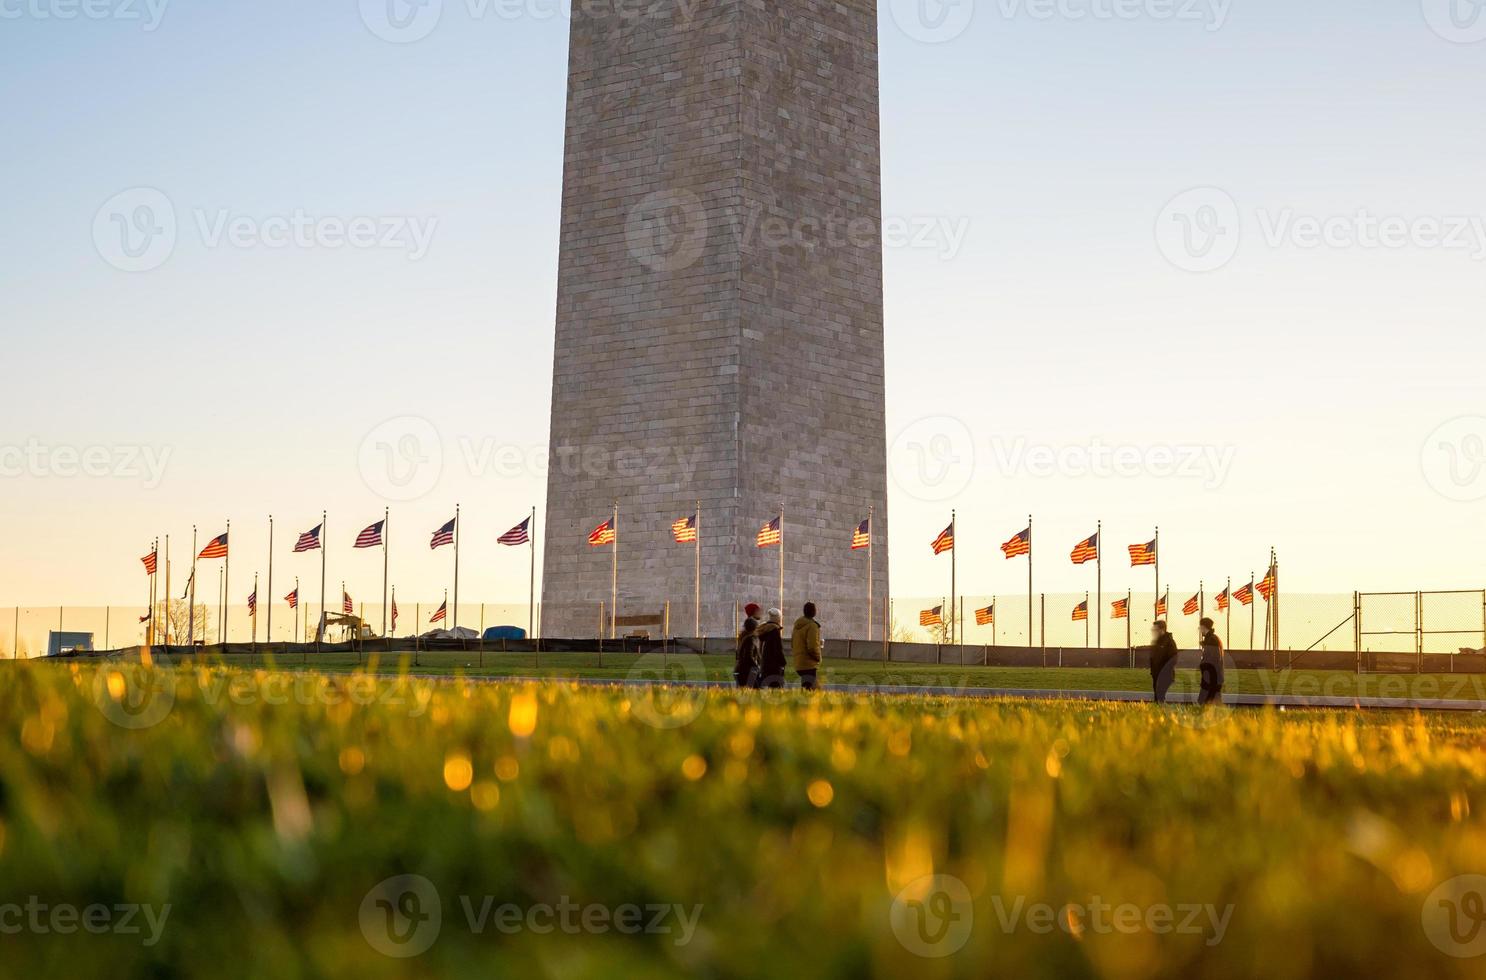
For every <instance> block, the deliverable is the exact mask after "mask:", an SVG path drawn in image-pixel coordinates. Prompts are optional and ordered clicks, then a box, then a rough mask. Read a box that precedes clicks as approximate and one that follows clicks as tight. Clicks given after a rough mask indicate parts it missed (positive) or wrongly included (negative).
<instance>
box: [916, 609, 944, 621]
mask: <svg viewBox="0 0 1486 980" xmlns="http://www.w3.org/2000/svg"><path fill="white" fill-rule="evenodd" d="M918 624H919V625H920V626H942V625H944V607H943V606H935V607H934V608H933V609H925V610H924V611H923V612H921V613H919V614H918Z"/></svg>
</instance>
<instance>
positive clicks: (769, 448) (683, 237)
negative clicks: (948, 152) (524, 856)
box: [542, 0, 888, 638]
mask: <svg viewBox="0 0 1486 980" xmlns="http://www.w3.org/2000/svg"><path fill="white" fill-rule="evenodd" d="M881 219H882V203H881V176H880V150H879V134H878V99H877V8H876V3H875V2H874V0H844V2H820V0H767V2H764V0H707V2H701V0H657V2H648V3H640V4H619V3H612V2H611V3H591V4H585V3H574V4H573V15H572V29H571V42H570V51H569V64H568V99H567V126H566V152H565V155H564V162H563V194H562V232H561V252H560V256H559V265H558V287H557V338H556V355H555V358H554V364H553V392H552V435H551V453H552V455H551V467H550V473H549V476H548V484H547V524H546V539H545V559H544V574H543V586H542V600H543V605H542V629H543V632H544V635H547V636H574V637H583V636H593V635H595V631H596V630H598V629H600V628H601V625H600V603H603V604H605V606H609V605H610V591H611V585H612V584H613V582H612V581H611V573H612V572H614V570H615V569H614V568H613V567H612V566H611V558H613V557H614V556H613V555H612V554H611V551H610V548H609V547H591V546H590V545H589V543H588V535H589V532H591V531H593V530H594V529H595V528H596V527H598V526H599V525H600V524H601V523H602V522H604V521H605V520H606V519H609V518H610V516H611V514H612V512H613V510H614V507H615V504H616V502H617V505H618V512H619V518H618V528H617V530H618V534H617V538H618V552H617V576H616V578H617V583H618V585H617V590H618V596H619V601H618V612H619V614H620V615H621V616H637V615H645V614H651V613H655V612H657V611H659V610H660V609H662V608H663V607H664V605H665V603H666V602H667V601H669V602H670V612H671V632H672V633H673V634H675V635H687V634H689V633H690V632H691V631H692V628H693V616H694V611H693V610H694V605H695V604H694V601H693V585H694V574H695V566H694V558H695V555H694V552H693V547H692V546H691V545H688V544H678V543H676V541H675V540H674V539H673V536H672V524H673V523H674V522H675V521H677V520H678V519H683V518H686V517H689V516H691V515H692V513H693V511H694V510H697V509H699V511H700V518H699V524H700V537H701V555H700V559H701V560H700V565H701V607H700V620H701V630H702V632H703V633H705V634H707V635H710V636H718V635H726V634H730V633H731V631H732V629H733V625H734V608H735V603H739V602H749V601H753V602H758V603H759V604H760V605H762V606H763V607H764V608H766V609H767V608H769V607H770V606H774V605H778V604H779V602H780V594H779V593H780V588H779V554H778V550H777V549H776V548H759V547H757V546H756V544H755V540H756V536H757V534H758V531H759V529H760V528H761V527H762V526H763V525H764V524H765V523H767V522H768V521H770V520H772V519H773V518H775V517H776V516H778V515H779V514H780V512H781V511H782V512H783V549H784V565H785V582H784V605H785V608H784V612H785V622H786V623H789V622H792V621H793V620H794V617H795V616H796V615H798V613H799V607H800V605H801V604H802V603H803V602H805V601H806V600H813V601H815V602H816V603H817V604H818V605H819V607H820V619H821V622H822V624H823V628H824V632H825V633H826V634H827V635H828V636H833V637H840V638H845V637H856V638H863V637H865V636H866V635H867V617H868V603H867V581H868V567H867V566H868V559H867V551H866V550H857V551H853V550H852V549H851V539H852V530H853V529H854V528H855V527H856V526H857V525H858V523H859V522H861V521H863V520H864V519H866V517H867V516H868V512H869V509H870V510H871V513H872V515H873V534H872V538H873V542H874V547H873V549H872V552H871V553H872V564H873V568H872V570H871V573H872V587H873V590H874V592H875V595H876V597H877V600H876V603H875V608H874V609H873V612H872V625H873V628H872V632H873V635H874V636H876V637H879V638H880V637H881V636H882V631H883V629H884V626H885V624H884V623H883V622H882V612H881V611H882V602H881V597H882V596H884V595H886V594H887V590H888V574H887V568H888V560H887V559H888V549H887V530H888V520H887V517H888V514H887V479H886V437H885V427H884V417H883V412H884V409H883V319H882V249H881V237H880V229H881V224H882V220H881ZM698 502H699V503H700V507H699V508H698ZM603 628H605V629H606V628H607V627H606V625H605V626H604V627H603ZM620 632H621V633H622V632H623V630H621V631H620ZM651 634H652V635H656V631H655V630H653V629H652V630H651Z"/></svg>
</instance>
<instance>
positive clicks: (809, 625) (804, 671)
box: [789, 602, 822, 691]
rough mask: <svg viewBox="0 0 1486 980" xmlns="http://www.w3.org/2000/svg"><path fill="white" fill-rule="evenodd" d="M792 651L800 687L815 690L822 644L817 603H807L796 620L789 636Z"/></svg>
mask: <svg viewBox="0 0 1486 980" xmlns="http://www.w3.org/2000/svg"><path fill="white" fill-rule="evenodd" d="M789 645H790V651H791V652H792V653H794V655H795V673H797V674H799V675H800V688H801V689H802V690H806V691H813V690H815V688H816V687H817V686H818V683H819V682H818V680H817V672H818V671H819V670H820V660H821V653H822V646H821V641H820V623H818V622H816V619H815V603H813V602H807V603H805V615H803V616H801V617H800V618H799V619H797V620H795V628H794V630H793V631H791V633H790V636H789Z"/></svg>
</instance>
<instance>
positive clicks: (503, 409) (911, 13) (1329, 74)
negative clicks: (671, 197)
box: [0, 0, 1486, 605]
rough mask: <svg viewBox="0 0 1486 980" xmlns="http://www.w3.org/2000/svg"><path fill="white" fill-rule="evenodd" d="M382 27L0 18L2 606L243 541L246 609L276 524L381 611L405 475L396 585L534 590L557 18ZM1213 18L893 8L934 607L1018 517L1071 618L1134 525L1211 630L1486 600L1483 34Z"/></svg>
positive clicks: (413, 591) (547, 10)
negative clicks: (157, 545)
mask: <svg viewBox="0 0 1486 980" xmlns="http://www.w3.org/2000/svg"><path fill="white" fill-rule="evenodd" d="M384 2H386V0H365V2H363V3H360V4H359V5H358V3H357V2H356V0H338V2H335V3H303V2H298V0H295V2H291V0H257V2H253V3H234V4H224V3H208V2H204V0H192V2H187V0H175V2H165V0H153V2H152V3H146V2H145V0H89V3H88V4H83V3H81V0H0V77H3V78H4V82H5V85H4V89H5V92H6V98H5V99H4V100H3V103H0V140H3V147H4V152H3V153H0V186H3V187H4V188H5V195H6V207H5V221H4V223H3V226H0V324H3V329H4V334H5V339H6V348H5V349H6V358H5V371H4V380H3V382H0V391H3V393H4V395H3V398H4V406H3V407H4V412H3V418H4V428H3V432H0V447H3V452H4V455H3V456H0V464H3V466H4V473H3V476H0V487H3V492H4V506H3V508H0V522H3V525H0V541H3V550H4V557H5V560H4V561H3V562H0V605H12V604H16V603H20V604H23V605H33V604H34V605H45V604H53V605H55V604H59V603H68V604H101V603H104V602H110V603H121V604H122V603H137V601H138V600H139V598H140V597H141V596H142V595H143V577H142V574H141V569H140V566H139V564H138V561H137V559H138V556H139V555H141V554H143V553H144V552H145V551H146V550H147V542H148V541H149V539H150V538H151V537H153V536H155V535H156V534H164V533H166V532H167V531H168V532H170V533H171V535H172V538H173V541H174V542H175V555H176V557H177V569H178V571H177V581H180V580H181V578H182V577H183V575H182V573H181V572H180V571H179V568H180V567H181V563H182V562H184V561H185V560H186V559H187V558H188V555H187V550H188V549H187V546H186V542H188V541H189V535H190V529H191V525H192V524H193V523H196V524H199V525H200V526H201V531H202V534H203V539H204V538H205V537H206V536H209V535H210V534H213V533H216V532H218V531H220V530H221V529H222V524H223V521H224V520H225V519H226V518H228V517H231V518H232V519H233V529H234V532H235V534H234V537H235V544H236V548H235V549H234V556H233V557H234V561H233V575H234V579H235V581H236V582H242V583H246V582H247V580H248V579H249V578H250V577H251V574H252V572H253V571H254V570H255V569H256V570H262V569H263V568H264V567H265V558H264V554H265V551H266V535H267V529H266V516H267V515H268V514H269V513H273V514H274V515H276V517H277V518H278V526H279V545H280V548H279V551H278V558H277V559H276V575H277V576H280V577H281V578H279V581H287V576H292V575H293V574H296V573H299V574H302V575H304V576H307V577H309V576H316V575H318V572H319V563H318V561H317V560H315V559H313V558H307V557H305V556H296V557H294V558H291V557H290V556H289V555H288V553H287V551H288V545H289V543H290V542H291V541H292V538H293V536H294V534H296V533H297V532H298V531H301V530H305V529H307V528H309V527H311V526H313V525H314V524H316V523H317V522H318V520H319V513H320V511H321V509H322V508H328V509H329V510H330V512H331V528H330V536H331V541H332V545H333V546H334V550H332V552H331V569H330V576H331V578H332V580H333V581H338V580H340V579H341V578H346V579H349V580H350V581H351V582H352V589H353V592H356V593H360V594H362V595H365V596H366V597H367V598H370V597H371V596H370V594H371V593H373V592H376V591H379V589H380V556H379V555H376V554H371V553H364V552H363V553H352V552H351V551H350V549H349V544H350V541H351V539H352V538H353V537H354V535H355V532H356V531H357V530H359V529H360V528H361V527H362V526H364V525H365V524H367V523H369V522H371V521H372V520H375V519H376V518H377V517H378V516H380V514H381V511H382V507H383V506H384V494H383V492H381V491H384V490H385V489H386V486H387V484H386V483H385V481H386V480H392V481H393V482H394V483H397V484H398V485H399V486H398V488H397V489H398V493H399V494H400V495H409V496H416V499H413V500H411V501H407V502H397V503H395V504H394V511H393V520H394V544H395V546H396V548H395V550H394V566H395V567H394V572H393V578H394V580H395V581H396V582H398V583H399V586H400V588H399V593H400V595H403V596H409V597H419V598H423V599H428V598H436V597H437V596H438V595H439V594H440V592H441V590H442V588H443V586H444V584H445V582H446V581H447V578H448V574H447V572H448V559H447V555H448V553H447V552H442V551H441V552H438V553H436V554H430V552H429V549H428V547H427V540H428V536H429V534H430V533H431V532H432V531H433V529H434V528H435V527H437V526H438V525H439V524H440V523H442V522H443V521H444V520H446V519H447V518H448V517H450V516H452V513H453V510H454V505H455V503H456V502H460V503H462V504H463V505H464V513H465V515H466V522H465V525H464V533H465V537H464V543H465V550H464V556H465V557H464V568H463V570H462V581H461V592H462V597H463V598H465V599H467V600H470V601H477V600H479V599H482V598H484V599H489V600H491V601H496V600H512V599H519V598H522V597H524V596H525V594H526V585H527V581H526V576H527V562H526V557H527V556H526V554H525V552H524V551H521V550H516V549H500V548H498V547H497V546H496V545H495V543H494V538H495V536H496V535H497V534H499V533H500V532H502V531H504V530H506V529H507V528H508V527H510V526H511V525H512V524H514V523H516V522H517V521H519V520H520V519H521V518H522V517H523V516H524V515H525V514H526V512H527V511H528V509H529V507H530V506H531V505H532V504H533V503H538V504H539V503H540V502H541V501H542V499H543V496H544V493H543V487H544V485H545V478H544V475H543V472H542V467H541V465H540V460H541V458H542V453H541V447H542V445H543V443H544V441H545V439H546V435H547V410H548V400H549V384H550V380H549V372H550V365H551V354H552V351H551V343H552V339H551V338H552V327H553V307H554V297H555V280H556V262H557V230H558V210H559V199H560V191H561V160H562V131H563V111H564V94H565V93H564V89H565V83H566V59H567V21H566V18H565V16H563V15H562V13H561V12H560V11H558V10H555V9H554V8H552V7H551V6H549V5H547V4H545V3H544V2H543V0H523V2H507V3H504V4H501V3H497V2H495V0H490V2H489V3H482V2H481V0H443V3H442V4H441V5H439V4H437V2H436V0H430V2H431V3H433V4H434V5H433V6H432V7H426V8H424V9H423V10H421V11H416V10H415V11H412V12H411V15H410V16H411V17H412V19H411V20H409V21H408V23H409V24H411V25H412V26H411V28H409V30H411V31H413V32H416V33H420V34H423V33H426V36H422V37H419V38H418V39H416V40H410V39H409V37H408V35H407V34H406V33H404V34H402V35H400V36H398V35H396V33H395V32H389V30H388V24H389V21H388V20H387V17H386V8H385V7H382V4H383V3H384ZM393 2H395V3H397V4H399V5H400V4H401V3H402V0H393ZM1217 3H1218V0H1202V2H1191V0H1144V2H1140V3H1135V2H1123V0H1122V2H1119V3H1117V2H1115V0H1058V2H1056V3H1049V2H1043V0H990V2H981V3H978V4H975V5H974V6H970V5H968V4H967V5H962V6H950V7H940V6H938V4H937V0H926V3H925V5H924V6H923V7H922V8H921V7H920V5H919V4H918V2H917V0H912V2H909V0H904V2H893V3H891V4H889V3H888V2H886V0H884V3H883V6H882V9H881V12H880V14H881V16H880V20H881V25H880V35H881V83H882V138H883V195H884V202H883V203H884V211H885V214H886V215H887V217H888V219H889V222H890V226H891V229H892V230H890V236H889V237H890V238H894V237H895V240H890V241H889V242H888V243H887V246H886V251H885V255H886V270H885V271H886V298H887V311H886V312H887V355H888V358H887V362H888V394H887V400H888V422H889V425H888V428H889V432H888V437H889V441H890V442H891V443H892V444H893V447H894V448H893V452H892V467H893V480H892V483H891V491H892V496H891V497H890V500H889V502H888V505H889V509H890V513H891V519H892V530H891V534H892V539H891V548H892V553H893V591H894V593H896V594H899V595H926V594H938V593H940V592H942V591H945V590H946V589H947V567H946V565H945V563H944V561H943V560H942V559H935V558H934V557H933V556H932V555H931V554H930V551H929V547H928V545H929V542H930V540H931V539H932V538H933V537H934V535H935V534H936V533H937V532H938V531H939V530H940V529H941V528H942V527H943V526H944V524H945V523H947V521H948V517H949V510H950V508H951V507H954V508H958V510H959V514H960V534H959V541H960V554H959V562H960V563H959V582H960V584H961V587H962V589H964V590H966V591H971V592H982V593H989V592H1002V593H1010V592H1014V591H1016V590H1018V589H1020V588H1023V587H1024V581H1025V578H1024V576H1025V570H1024V566H1023V565H1022V564H1021V562H1020V561H1017V562H1008V561H1004V560H1003V559H1002V557H1001V554H1000V552H999V551H998V550H997V548H996V546H997V545H998V544H999V543H1000V542H1001V541H1003V540H1005V539H1006V538H1007V537H1008V536H1010V535H1011V534H1012V533H1013V532H1015V531H1017V530H1019V529H1020V528H1021V527H1023V526H1024V524H1025V519H1026V515H1027V513H1028V512H1034V513H1035V514H1036V517H1037V529H1038V536H1037V542H1038V545H1039V548H1040V549H1041V550H1040V552H1039V569H1040V577H1041V582H1040V585H1041V586H1042V587H1045V588H1047V589H1048V590H1049V591H1073V590H1075V589H1082V588H1085V587H1087V585H1088V579H1089V575H1088V574H1086V572H1085V571H1083V570H1079V569H1075V568H1073V567H1072V566H1071V565H1069V563H1068V559H1067V553H1068V549H1069V548H1071V546H1072V545H1073V544H1074V542H1075V541H1077V540H1078V539H1079V538H1081V537H1083V536H1084V535H1086V534H1088V533H1090V532H1092V530H1093V526H1094V522H1095V520H1096V519H1100V518H1102V519H1103V520H1104V523H1105V531H1106V550H1107V553H1108V554H1110V555H1112V556H1113V555H1114V554H1115V552H1116V550H1118V551H1119V552H1121V553H1123V549H1124V545H1126V544H1128V543H1130V542H1134V541H1144V540H1146V539H1148V538H1149V537H1150V536H1151V528H1152V526H1153V525H1156V524H1159V525H1160V526H1161V533H1162V543H1163V567H1162V576H1163V578H1166V579H1168V580H1169V581H1170V582H1171V583H1172V585H1173V591H1174V592H1177V593H1182V594H1186V593H1188V592H1190V591H1192V589H1193V588H1194V587H1195V582H1196V580H1197V579H1198V578H1199V577H1205V578H1206V579H1207V580H1208V581H1209V582H1211V581H1214V580H1216V579H1220V578H1222V577H1223V576H1224V575H1227V574H1232V575H1234V576H1235V577H1239V576H1241V575H1246V574H1247V572H1248V570H1249V569H1250V568H1258V569H1261V570H1262V563H1263V561H1264V558H1265V555H1266V554H1267V550H1268V548H1269V546H1270V545H1275V546H1276V547H1278V548H1279V549H1280V553H1281V557H1282V559H1283V561H1284V563H1285V569H1286V575H1287V578H1286V583H1287V586H1288V587H1289V588H1291V589H1296V590H1304V591H1315V592H1329V591H1336V592H1349V591H1351V590H1353V589H1395V588H1396V589H1416V588H1430V587H1468V586H1473V587H1480V586H1482V585H1483V584H1486V569H1483V564H1482V559H1481V556H1482V554H1483V553H1486V519H1483V518H1486V500H1483V499H1481V498H1483V497H1486V449H1483V446H1486V441H1483V440H1486V419H1482V418H1481V416H1486V384H1483V363H1486V358H1483V355H1486V329H1483V327H1486V182H1483V181H1482V179H1481V174H1482V165H1483V161H1486V127H1482V125H1481V118H1482V116H1481V94H1482V92H1483V91H1486V15H1483V14H1482V11H1481V10H1480V9H1478V8H1475V7H1473V6H1472V4H1471V0H1458V2H1457V5H1456V7H1455V9H1454V10H1453V13H1454V18H1453V19H1452V18H1451V17H1450V16H1449V15H1450V13H1451V10H1450V9H1449V8H1448V6H1447V5H1446V4H1443V3H1440V4H1437V3H1436V2H1435V0H1423V3H1422V4H1421V3H1420V2H1419V0H1415V2H1408V0H1347V2H1341V0H1317V2H1309V3H1294V2H1293V0H1247V2H1245V0H1232V2H1231V4H1229V3H1224V4H1223V5H1222V6H1218V5H1217ZM402 12H404V13H407V12H408V11H406V10H404V11H402ZM432 15H437V16H436V17H433V19H428V20H419V19H418V18H420V17H423V18H427V17H430V16H432ZM1475 15H1481V16H1480V19H1479V20H1473V19H1472V17H1473V16H1475ZM369 25H370V26H369ZM389 33H393V34H394V37H395V38H396V39H395V40H392V41H389V40H387V39H385V38H384V37H383V36H379V35H387V34H389ZM1194 189H1196V190H1194ZM162 199H163V200H164V201H165V202H167V203H166V204H164V205H163V206H162V205H161V200H162ZM166 212H169V213H171V214H173V217H174V234H173V235H172V236H169V237H167V238H162V237H160V236H159V235H156V236H155V237H152V238H149V239H145V238H144V237H143V236H144V232H145V231H148V230H151V229H155V230H158V229H160V228H162V227H164V225H162V224H161V217H162V215H164V214H166ZM360 219H370V221H371V224H369V225H368V226H367V228H366V232H367V234H368V235H369V238H368V239H367V240H365V241H360V240H359V237H360V235H361V233H362V232H361V229H360ZM296 226H299V227H296ZM347 228H350V229H352V231H353V234H354V236H355V237H357V238H358V241H357V242H355V243H348V242H347V241H346V234H347ZM307 229H308V230H307ZM161 242H165V243H166V244H165V245H163V246H162V245H161ZM162 248H164V250H165V251H164V252H162V251H161V249H162ZM134 267H139V268H143V269H145V271H128V270H129V269H130V268H134ZM760 356H762V357H765V358H777V359H778V366H779V368H780V369H787V368H788V366H789V364H790V359H789V352H788V351H767V352H761V354H760ZM407 417H412V418H415V419H421V420H426V422H427V424H428V425H429V426H431V427H432V428H431V431H433V432H434V433H435V434H436V435H435V436H434V439H433V443H432V445H433V451H432V454H430V450H429V445H428V443H427V442H426V437H425V441H424V442H422V443H420V442H418V439H419V438H420V437H419V436H418V430H419V426H420V425H421V423H408V422H404V421H397V420H400V419H405V418H407ZM925 420H927V421H925ZM1441 426H1444V428H1443V429H1440V427H1441ZM1437 430H1438V431H1437ZM409 439H412V440H413V442H411V443H410V442H409V441H408V440H409ZM382 442H385V443H386V444H387V445H390V446H392V447H394V448H393V449H392V450H391V452H392V455H391V456H387V455H385V454H384V453H383V452H382V451H381V450H379V449H377V444H378V443H382ZM363 447H370V448H368V449H367V450H366V451H365V452H363ZM405 447H407V448H411V450H412V455H413V456H415V457H418V456H421V457H423V458H424V463H423V464H422V469H421V470H418V471H417V473H416V475H415V478H414V481H413V483H412V484H411V485H408V486H402V485H401V483H402V481H401V477H400V476H399V475H398V473H397V472H396V471H395V468H394V470H393V471H389V470H387V466H388V460H389V459H391V460H393V461H394V464H397V463H400V461H401V460H403V459H404V458H405V457H404V456H403V455H402V453H403V449H404V448H405ZM1116 448H1117V449H1119V450H1120V455H1119V456H1118V457H1117V461H1119V466H1118V472H1106V471H1105V470H1104V469H1102V468H1100V454H1101V453H1103V452H1104V451H1105V450H1106V449H1111V450H1112V449H1116ZM1168 450H1169V451H1170V453H1171V458H1170V459H1168V458H1167V457H1166V455H1165V453H1166V451H1168ZM73 453H82V454H83V456H84V458H86V459H88V460H90V462H89V465H88V466H87V467H86V469H87V471H88V472H80V471H79V470H80V469H82V468H81V467H79V466H78V464H77V463H76V461H75V460H74V459H73V456H72V454H73ZM1452 454H1453V455H1452ZM1046 456H1050V457H1051V458H1052V460H1053V461H1052V462H1051V464H1047V461H1046V459H1045V457H1046ZM971 460H973V466H971V465H969V463H970V461H971ZM1193 460H1197V461H1198V462H1196V463H1194V462H1193ZM920 464H922V467H921V465H920ZM1045 464H1046V465H1045ZM1452 465H1453V469H1452V468H1451V467H1452ZM1111 466H1113V461H1112V462H1111ZM157 467H158V472H156V468H157ZM389 473H390V474H391V475H388V476H384V475H379V474H389ZM404 491H405V492H404ZM1472 498H1474V499H1472ZM595 506H596V508H598V509H599V510H601V509H602V507H601V505H600V504H599V503H598V502H596V504H595ZM599 516H600V515H599V513H598V510H596V512H595V518H596V520H595V523H597V519H598V518H599ZM678 516H680V515H678ZM763 516H766V515H763ZM842 534H843V541H845V540H846V537H847V536H848V535H849V528H843V529H842ZM1123 565H1124V563H1123V562H1122V561H1119V560H1118V558H1116V559H1115V560H1113V561H1110V562H1106V569H1105V582H1106V588H1107V589H1109V590H1111V591H1114V590H1120V589H1123V588H1124V586H1125V585H1126V584H1130V583H1132V582H1133V583H1134V584H1135V585H1137V586H1144V585H1146V583H1147V578H1146V576H1145V574H1143V573H1141V574H1140V575H1139V576H1138V577H1136V574H1135V573H1132V572H1130V571H1129V570H1128V569H1127V568H1124V567H1122V566H1123ZM277 585H278V583H277V582H276V591H278V592H280V593H282V592H284V591H287V588H286V587H285V588H278V587H277ZM246 590H247V589H246V584H244V585H243V587H242V588H240V589H239V588H237V587H236V585H235V586H234V590H233V591H234V593H241V594H240V595H234V600H235V601H238V602H240V601H241V600H242V598H243V597H244V596H245V595H246Z"/></svg>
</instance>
